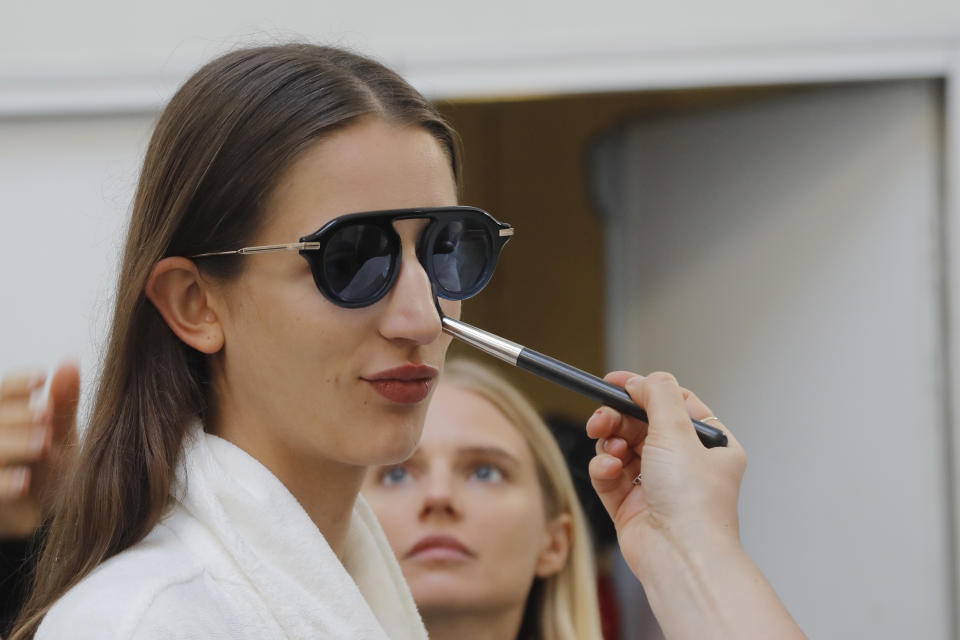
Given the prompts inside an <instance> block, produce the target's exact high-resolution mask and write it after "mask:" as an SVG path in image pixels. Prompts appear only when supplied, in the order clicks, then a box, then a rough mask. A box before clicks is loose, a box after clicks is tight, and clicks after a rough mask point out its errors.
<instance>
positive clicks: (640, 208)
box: [598, 82, 957, 640]
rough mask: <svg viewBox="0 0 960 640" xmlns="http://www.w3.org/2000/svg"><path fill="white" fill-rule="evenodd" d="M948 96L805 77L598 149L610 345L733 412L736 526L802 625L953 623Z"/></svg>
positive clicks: (873, 634)
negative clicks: (944, 187) (945, 187)
mask: <svg viewBox="0 0 960 640" xmlns="http://www.w3.org/2000/svg"><path fill="white" fill-rule="evenodd" d="M941 114H942V101H941V94H940V92H939V90H938V88H937V85H936V84H935V83H932V82H908V83H890V84H881V85H863V86H845V87H836V88H830V89H820V90H808V91H803V92H799V93H797V94H794V95H787V96H784V97H778V98H775V99H766V100H762V101H758V102H756V103H750V104H745V105H741V106H736V107H727V108H724V109H719V110H714V111H709V112H706V113H701V114H696V115H690V116H684V117H676V118H666V119H663V120H660V121H654V122H641V123H636V124H633V125H630V126H627V127H626V128H625V129H623V130H620V131H616V132H613V133H612V134H610V137H609V138H608V139H607V142H606V145H605V146H604V147H602V149H603V150H602V151H601V152H600V155H601V156H602V158H601V162H602V164H601V165H600V166H599V167H598V169H599V171H600V172H601V173H600V174H599V176H598V177H599V178H601V180H602V181H603V182H604V184H605V185H606V186H605V187H602V188H601V190H602V191H603V192H604V193H605V194H606V196H607V197H606V202H607V207H608V210H609V211H610V213H611V218H610V223H611V224H610V226H609V227H608V238H609V260H610V262H609V263H608V274H609V278H610V280H609V282H610V286H609V289H608V300H609V302H608V308H609V309H610V310H611V313H609V314H608V317H609V320H610V326H609V330H608V336H609V338H610V340H609V351H608V353H609V365H610V367H611V368H628V369H632V370H636V371H650V370H657V369H666V370H670V371H673V372H675V373H676V375H677V376H678V377H679V379H680V381H681V383H684V384H686V385H688V386H690V387H691V388H693V389H695V390H696V391H697V393H698V394H700V396H701V397H702V398H703V399H704V400H705V401H706V402H707V403H708V404H710V406H711V408H712V409H713V410H714V411H715V412H716V413H717V415H720V416H722V417H723V418H724V420H725V422H726V423H727V425H728V426H729V427H730V428H731V429H732V430H734V433H736V435H737V437H738V438H739V439H740V441H741V442H742V443H743V445H744V447H745V448H746V449H747V451H748V455H749V457H750V461H749V467H748V470H747V474H746V477H745V480H744V486H743V491H742V500H741V505H742V511H741V515H742V537H743V540H744V544H745V546H746V548H747V550H748V551H749V552H750V554H751V555H752V556H753V557H754V558H755V559H756V560H757V563H758V564H759V565H760V567H761V569H763V570H764V572H765V573H766V575H767V576H768V577H769V579H770V580H771V582H772V583H773V585H774V586H775V588H776V589H777V590H778V592H779V593H780V595H781V597H782V598H783V599H784V601H785V602H786V604H787V606H788V608H789V609H790V610H791V612H792V613H793V614H794V616H795V617H796V618H797V620H798V621H799V623H800V624H801V626H802V627H803V628H804V630H805V631H806V632H807V633H808V634H809V635H810V637H812V638H838V639H839V638H878V639H879V638H891V639H894V638H929V639H931V640H932V639H944V640H946V639H947V638H949V637H951V635H952V633H953V630H952V626H951V625H952V615H953V610H954V608H955V607H956V605H957V603H956V600H955V599H956V597H957V594H956V593H955V592H954V591H953V587H952V586H951V567H952V564H953V561H954V558H953V555H952V551H951V540H950V529H949V523H950V518H951V500H952V493H951V487H950V478H949V475H948V465H949V464H950V463H949V448H948V444H949V440H948V438H947V432H948V429H949V425H948V424H947V417H946V415H945V407H946V406H947V402H948V399H947V396H946V394H947V392H948V390H947V389H946V388H945V384H946V383H947V380H945V378H944V375H945V358H946V353H945V347H946V342H945V340H944V333H943V331H944V330H945V326H944V324H943V318H942V316H941V313H942V310H943V304H944V296H945V295H946V289H945V288H944V282H943V278H944V275H945V269H946V263H945V260H944V256H943V255H942V253H941V251H940V245H939V243H940V237H941V234H942V233H943V224H942V222H943V217H942V215H943V201H942V198H941V176H942V163H943V157H942V150H941V144H940V131H941V128H940V127H941V122H942V121H941ZM618 167H619V169H618ZM612 175H613V176H614V178H615V179H613V180H610V178H611V176H612ZM613 310H617V311H619V313H614V312H612V311H613Z"/></svg>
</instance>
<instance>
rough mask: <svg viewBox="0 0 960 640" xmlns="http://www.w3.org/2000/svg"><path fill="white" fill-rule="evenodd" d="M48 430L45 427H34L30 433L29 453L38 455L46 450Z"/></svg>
mask: <svg viewBox="0 0 960 640" xmlns="http://www.w3.org/2000/svg"><path fill="white" fill-rule="evenodd" d="M49 434H50V429H48V428H47V427H46V426H42V427H34V429H33V431H32V432H31V433H30V452H31V453H33V454H36V455H39V454H41V453H43V452H44V450H46V448H47V439H48V436H49Z"/></svg>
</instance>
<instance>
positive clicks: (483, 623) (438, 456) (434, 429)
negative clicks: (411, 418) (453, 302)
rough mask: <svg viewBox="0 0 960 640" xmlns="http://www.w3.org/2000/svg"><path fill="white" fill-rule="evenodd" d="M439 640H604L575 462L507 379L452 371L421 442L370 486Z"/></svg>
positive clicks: (468, 365)
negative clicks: (572, 474)
mask: <svg viewBox="0 0 960 640" xmlns="http://www.w3.org/2000/svg"><path fill="white" fill-rule="evenodd" d="M363 493H364V496H365V497H366V498H367V500H368V501H369V502H370V505H371V506H372V507H373V509H374V511H375V512H376V514H377V518H378V519H379V520H380V523H381V525H382V526H383V528H384V531H385V532H386V534H387V538H388V539H389V540H390V544H391V546H392V547H393V550H394V553H395V554H396V555H397V558H398V560H399V561H400V566H401V569H402V570H403V572H404V577H405V578H406V579H407V582H408V584H409V585H410V589H411V591H412V592H413V597H414V600H416V602H417V607H418V608H419V609H420V614H421V615H422V616H423V619H424V623H425V624H426V626H427V630H428V631H429V634H430V638H431V640H447V639H455V640H467V639H470V640H478V639H481V638H491V639H492V638H498V639H501V638H532V639H536V640H547V639H550V640H599V639H600V638H601V633H600V619H599V609H598V604H597V584H596V577H595V572H594V567H593V557H592V547H591V544H590V539H589V533H588V529H587V525H586V521H585V518H584V516H583V512H582V510H581V508H580V505H579V502H578V501H577V495H576V492H575V490H574V485H573V481H572V479H571V477H570V472H569V471H568V469H567V464H566V461H565V460H564V457H563V454H562V453H561V451H560V448H559V446H558V445H557V443H556V440H555V439H554V437H553V435H552V434H551V433H550V431H549V429H548V428H547V426H546V424H545V423H544V421H543V420H542V419H541V418H540V416H539V415H538V414H537V412H536V411H535V410H534V408H533V407H532V406H531V405H530V403H529V402H528V401H527V400H526V399H525V398H524V397H523V396H522V395H521V394H520V393H519V392H518V391H517V390H516V389H515V388H514V387H513V386H511V385H510V384H509V383H508V382H506V381H505V380H504V379H503V378H501V377H500V376H498V375H497V374H495V373H493V372H492V371H491V370H489V369H487V368H485V367H483V366H481V365H478V364H476V363H473V362H470V361H465V360H457V361H452V362H448V363H447V365H446V368H445V370H444V372H443V375H442V376H441V378H440V384H439V385H438V387H437V390H436V391H435V393H434V397H433V400H432V401H431V404H430V407H429V409H428V410H427V417H426V423H425V425H424V430H423V435H422V437H421V441H420V445H419V446H418V448H417V450H416V452H415V453H414V455H413V456H412V457H411V458H410V459H409V460H406V461H404V462H402V463H399V464H394V465H385V466H381V467H377V468H375V469H372V470H371V472H370V473H369V474H368V476H367V480H366V482H365V483H364V488H363Z"/></svg>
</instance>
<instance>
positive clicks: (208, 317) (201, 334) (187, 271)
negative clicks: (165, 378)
mask: <svg viewBox="0 0 960 640" xmlns="http://www.w3.org/2000/svg"><path fill="white" fill-rule="evenodd" d="M145 293H146V295H147V298H149V300H150V302H152V303H153V306H154V307H156V308H157V311H159V312H160V315H161V316H163V319H164V321H166V323H167V326H169V327H170V329H171V330H172V331H173V332H174V333H175V334H177V337H178V338H180V339H181V340H183V341H184V342H185V343H186V344H188V345H190V346H191V347H193V348H194V349H196V350H197V351H200V352H202V353H207V354H210V353H216V352H217V351H219V350H220V349H222V348H223V342H224V336H223V327H222V325H221V324H220V321H219V318H218V317H217V314H216V312H215V311H214V309H213V308H211V306H210V304H209V294H210V291H209V284H208V283H207V282H205V281H204V280H203V278H202V277H201V276H200V271H199V270H198V269H197V266H196V265H195V264H194V263H193V262H192V261H191V260H188V259H187V258H164V259H163V260H161V261H160V262H158V263H157V264H156V265H155V266H154V267H153V271H152V272H151V273H150V277H149V278H148V279H147V286H146V287H145Z"/></svg>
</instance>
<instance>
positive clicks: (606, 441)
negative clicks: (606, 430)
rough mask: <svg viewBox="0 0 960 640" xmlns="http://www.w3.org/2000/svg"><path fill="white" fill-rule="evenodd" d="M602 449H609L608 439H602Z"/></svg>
mask: <svg viewBox="0 0 960 640" xmlns="http://www.w3.org/2000/svg"><path fill="white" fill-rule="evenodd" d="M603 450H604V451H610V441H609V440H606V439H604V441H603Z"/></svg>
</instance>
